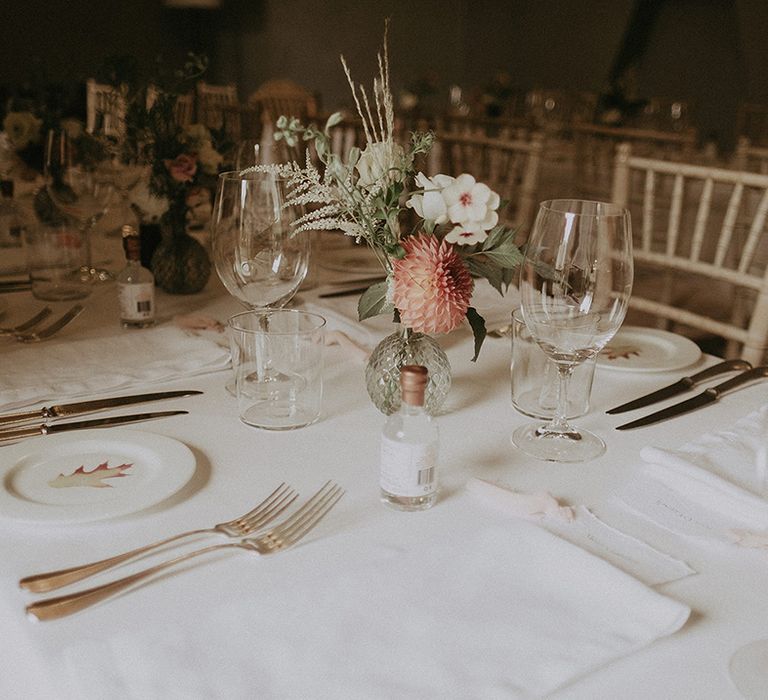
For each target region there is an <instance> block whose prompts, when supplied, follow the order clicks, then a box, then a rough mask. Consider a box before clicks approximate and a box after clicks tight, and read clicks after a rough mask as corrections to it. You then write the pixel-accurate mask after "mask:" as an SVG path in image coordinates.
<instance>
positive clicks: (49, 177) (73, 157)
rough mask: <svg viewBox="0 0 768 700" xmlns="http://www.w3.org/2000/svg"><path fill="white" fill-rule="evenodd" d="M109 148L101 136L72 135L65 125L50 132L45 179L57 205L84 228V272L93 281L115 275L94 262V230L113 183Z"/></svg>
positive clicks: (103, 279)
mask: <svg viewBox="0 0 768 700" xmlns="http://www.w3.org/2000/svg"><path fill="white" fill-rule="evenodd" d="M105 155H106V151H105V149H104V147H103V145H102V144H100V143H99V141H98V139H95V138H93V137H91V136H90V135H88V134H81V135H80V136H79V137H78V138H77V139H74V138H72V137H70V135H69V134H68V133H67V131H66V130H65V129H51V130H50V131H49V132H48V138H47V141H46V149H45V182H46V189H47V191H48V194H49V195H50V197H51V200H52V201H53V203H54V204H55V205H56V207H57V208H58V209H59V210H60V211H61V212H62V213H63V214H64V215H65V216H67V217H68V218H70V219H72V220H73V221H74V222H75V223H76V224H77V226H78V228H79V229H80V231H81V233H82V236H83V244H84V246H85V255H86V263H85V266H84V268H83V274H84V275H85V276H86V277H88V278H89V279H90V280H91V281H102V282H103V281H106V280H109V279H111V278H112V275H111V273H110V272H109V271H107V270H103V269H97V268H95V267H94V266H93V251H92V241H91V233H92V231H93V226H94V224H95V223H96V222H97V221H98V220H99V219H100V218H101V217H102V216H104V213H105V212H106V210H107V206H108V205H109V200H110V198H111V196H112V192H113V186H112V183H111V182H109V179H108V177H107V176H106V175H105V173H104V169H103V164H104V159H105Z"/></svg>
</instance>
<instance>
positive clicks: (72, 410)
mask: <svg viewBox="0 0 768 700" xmlns="http://www.w3.org/2000/svg"><path fill="white" fill-rule="evenodd" d="M202 393H203V392H202V391H196V390H193V389H188V390H184V391H160V392H156V393H152V394H133V395H131V396H114V397H112V398H108V399H96V400H95V401H78V402H77V403H62V404H56V405H53V406H44V407H43V408H37V409H35V410H34V411H24V412H22V413H8V414H6V415H0V430H2V428H3V426H5V425H7V424H8V423H20V422H22V421H29V420H37V419H41V418H42V419H43V420H45V419H47V418H66V417H69V416H77V415H80V414H82V413H92V412H93V411H102V410H104V409H107V408H115V407H117V406H126V405H128V404H132V403H144V402H145V401H159V400H160V399H173V398H178V397H180V396H194V395H196V394H202Z"/></svg>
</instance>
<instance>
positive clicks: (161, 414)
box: [0, 411, 189, 444]
mask: <svg viewBox="0 0 768 700" xmlns="http://www.w3.org/2000/svg"><path fill="white" fill-rule="evenodd" d="M187 413H189V411H157V412H155V413H133V414H130V415H127V416H113V417H112V418H97V419H94V420H79V421H74V422H72V423H52V424H48V423H42V424H40V425H30V426H28V427H25V428H11V429H8V430H2V429H0V444H2V443H6V442H16V441H17V440H23V439H24V438H29V437H38V436H40V435H53V434H55V433H65V432H67V431H68V430H86V429H88V428H107V427H109V426H112V425H123V424H124V423H138V422H139V421H143V420H151V419H153V418H166V417H168V416H180V415H185V414H187Z"/></svg>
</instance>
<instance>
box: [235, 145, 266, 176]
mask: <svg viewBox="0 0 768 700" xmlns="http://www.w3.org/2000/svg"><path fill="white" fill-rule="evenodd" d="M260 148H261V145H260V144H259V142H258V141H257V140H256V139H242V140H241V141H239V142H238V144H237V147H236V149H235V154H234V155H235V157H234V165H235V170H237V171H238V172H239V171H241V170H245V169H246V168H252V167H253V166H254V165H261V155H260Z"/></svg>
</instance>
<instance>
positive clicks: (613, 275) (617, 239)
mask: <svg viewBox="0 0 768 700" xmlns="http://www.w3.org/2000/svg"><path fill="white" fill-rule="evenodd" d="M632 277H633V266H632V233H631V224H630V217H629V212H628V211H627V210H626V209H623V208H621V207H618V206H616V205H614V204H608V203H604V202H590V201H584V200H566V199H564V200H550V201H546V202H542V203H541V204H540V205H539V211H538V214H537V216H536V221H535V222H534V225H533V229H532V230H531V235H530V237H529V239H528V243H527V246H526V253H525V258H524V260H523V263H522V265H521V269H520V297H521V308H522V311H523V317H524V319H525V324H526V326H527V327H528V330H529V331H530V333H531V336H532V337H533V338H534V339H535V340H536V342H537V343H538V344H539V346H540V347H541V349H542V350H543V351H544V353H545V354H546V355H548V356H549V357H550V358H551V359H552V360H553V361H554V362H555V364H556V365H557V368H558V375H559V383H558V398H557V410H556V411H555V416H554V418H553V419H552V420H551V421H550V422H549V423H547V424H545V425H543V426H542V425H531V426H523V427H521V428H518V429H517V430H515V432H514V433H513V435H512V442H513V443H514V444H515V445H516V446H517V447H519V448H520V449H521V450H523V451H524V452H526V453H527V454H530V455H531V456H533V457H536V458H538V459H544V460H549V461H554V462H582V461H586V460H588V459H593V458H595V457H597V456H599V455H600V454H602V453H603V451H604V450H605V443H604V442H603V441H602V440H601V439H600V438H599V437H598V436H597V435H594V434H592V433H590V432H587V431H584V430H579V429H577V428H575V427H574V426H572V425H570V424H569V423H568V420H567V418H566V414H567V406H568V383H569V380H570V377H571V374H572V373H573V370H574V367H576V366H577V365H579V364H581V363H582V362H585V361H586V360H589V359H591V358H593V357H594V356H595V355H596V354H597V353H598V352H600V350H601V349H602V348H603V347H604V346H605V344H606V343H607V342H608V341H609V340H610V339H611V338H612V337H613V336H614V334H615V333H616V331H617V330H618V329H619V327H620V326H621V323H622V321H623V320H624V316H625V314H626V311H627V304H628V303H629V296H630V293H631V291H632Z"/></svg>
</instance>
